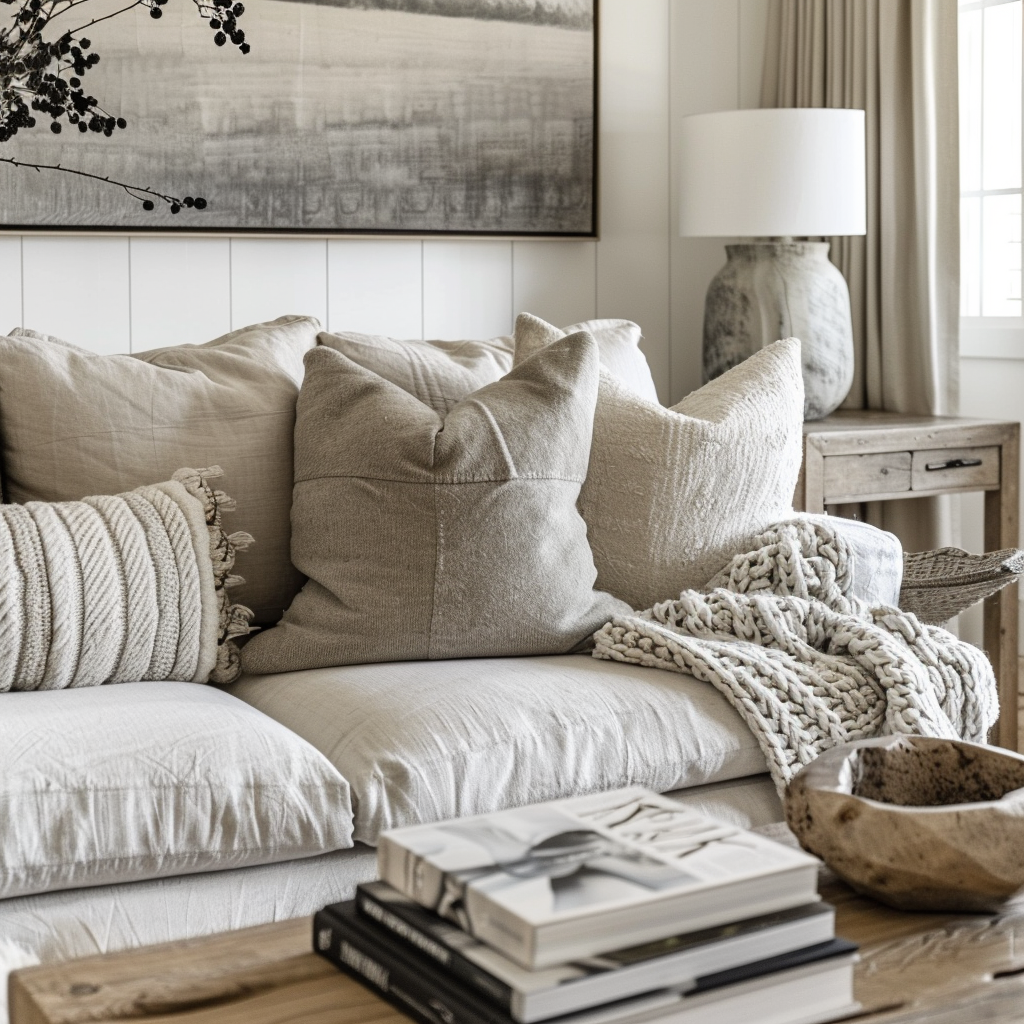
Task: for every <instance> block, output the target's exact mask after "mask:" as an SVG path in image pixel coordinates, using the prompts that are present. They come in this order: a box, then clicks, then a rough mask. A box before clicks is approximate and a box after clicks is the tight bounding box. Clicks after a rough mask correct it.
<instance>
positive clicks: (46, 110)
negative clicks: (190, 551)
mask: <svg viewBox="0 0 1024 1024" xmlns="http://www.w3.org/2000/svg"><path fill="white" fill-rule="evenodd" d="M168 2H169V0H124V6H122V7H119V8H118V9H116V10H114V11H111V12H108V13H106V14H102V15H97V16H96V17H94V18H91V19H89V17H88V12H87V10H80V8H86V7H87V5H88V4H90V3H93V4H94V3H95V0H0V7H13V8H15V10H14V12H13V14H12V15H11V18H10V19H9V21H8V23H7V24H6V25H4V24H3V19H2V18H0V144H2V143H4V142H8V141H9V140H10V139H12V138H14V136H15V135H17V134H18V132H20V131H24V130H26V129H32V128H37V127H40V126H41V125H40V122H42V123H43V124H45V123H46V120H45V119H47V118H48V119H49V126H50V131H51V132H53V133H54V134H55V135H60V134H61V132H62V131H63V130H64V127H65V125H68V126H70V127H72V128H77V129H78V131H79V132H83V133H84V132H96V133H98V134H101V135H104V136H105V137H107V138H110V137H111V136H112V135H113V134H114V132H115V131H117V130H118V129H125V128H127V127H128V122H127V120H125V118H123V117H118V116H115V115H114V114H112V113H110V112H109V111H107V110H105V109H104V108H103V107H102V106H101V105H100V101H99V100H98V99H97V98H96V97H95V96H90V95H89V94H88V93H87V92H86V91H85V87H84V85H83V81H82V80H83V78H84V77H85V75H86V74H87V73H88V71H89V70H90V69H91V68H93V67H95V66H96V65H97V64H98V63H99V62H100V55H99V54H98V53H96V52H95V50H93V49H92V41H91V40H90V39H89V37H88V36H87V35H84V34H83V33H85V32H86V31H88V30H89V29H90V28H91V27H92V26H94V25H97V24H99V23H100V22H103V21H109V20H110V19H111V18H115V17H117V16H119V15H122V14H127V13H128V12H129V11H132V10H134V9H135V8H137V7H145V8H148V9H149V14H150V17H151V18H156V19H159V18H161V17H163V8H164V7H166V6H167V4H168ZM191 2H192V4H193V5H194V6H195V8H196V10H197V11H198V13H199V16H200V17H201V18H202V19H203V20H204V21H206V22H207V23H208V24H209V27H210V29H211V30H212V32H213V33H214V35H213V41H214V43H215V44H216V45H217V46H224V45H226V44H227V43H228V42H230V43H231V44H232V45H233V46H236V47H238V49H239V50H240V51H241V52H242V53H243V54H245V53H248V52H249V50H250V45H249V43H248V42H246V39H245V32H244V31H243V30H242V29H241V28H239V25H238V22H239V19H240V18H241V17H242V15H243V14H245V6H244V5H243V4H242V3H235V2H232V0H191ZM95 9H96V8H95V6H94V7H93V8H91V10H95ZM61 19H63V20H61ZM69 22H71V23H76V22H77V23H78V24H75V25H74V27H67V26H68V23H69ZM37 115H38V116H37ZM0 163H6V164H9V165H12V166H14V167H26V168H31V169H34V170H37V171H44V170H54V171H62V172H64V173H70V174H78V175H80V176H81V177H86V178H94V179H96V180H99V181H106V182H109V183H110V184H113V185H117V186H119V187H120V188H122V189H124V191H125V192H126V193H127V194H128V195H130V196H131V197H132V198H133V199H136V200H138V201H139V202H140V203H141V204H142V207H143V209H144V210H153V209H155V208H156V204H157V202H163V203H164V204H165V205H166V206H167V208H168V209H169V210H170V212H171V213H174V214H176V213H180V212H181V211H182V210H183V209H195V210H203V209H205V208H206V206H207V203H206V200H205V199H204V198H202V197H201V196H195V197H193V196H185V197H183V198H177V197H175V196H170V195H165V194H164V193H162V192H159V191H156V190H154V189H150V188H142V187H138V186H134V185H129V184H126V183H124V182H120V181H113V180H112V179H110V178H106V177H102V176H100V175H96V174H88V173H86V172H83V171H75V170H74V169H72V168H68V167H64V166H62V165H61V164H35V163H29V162H26V161H22V160H17V159H14V158H12V157H0Z"/></svg>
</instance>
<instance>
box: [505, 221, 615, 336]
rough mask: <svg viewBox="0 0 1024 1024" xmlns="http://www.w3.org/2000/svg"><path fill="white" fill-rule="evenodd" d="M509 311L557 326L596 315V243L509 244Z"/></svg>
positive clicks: (589, 318) (592, 317)
mask: <svg viewBox="0 0 1024 1024" xmlns="http://www.w3.org/2000/svg"><path fill="white" fill-rule="evenodd" d="M512 312H513V315H518V314H519V313H533V314H534V316H539V317H541V318H542V319H544V320H547V321H548V323H551V324H556V325H557V326H558V327H566V326H568V325H569V324H575V323H579V321H580V320H593V319H594V318H595V317H596V316H597V243H596V242H591V241H581V242H513V243H512Z"/></svg>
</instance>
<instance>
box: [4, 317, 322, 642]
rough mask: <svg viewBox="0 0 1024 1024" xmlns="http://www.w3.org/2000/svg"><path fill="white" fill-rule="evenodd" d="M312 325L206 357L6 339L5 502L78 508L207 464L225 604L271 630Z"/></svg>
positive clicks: (256, 337) (305, 321) (288, 589)
mask: <svg viewBox="0 0 1024 1024" xmlns="http://www.w3.org/2000/svg"><path fill="white" fill-rule="evenodd" d="M319 330H320V324H319V323H318V322H317V321H316V320H314V319H313V318H312V317H302V316H287V317H280V318H279V319H277V320H273V321H271V322H270V323H265V324H256V325H254V326H252V327H245V328H242V329H240V330H237V331H233V332H232V333H231V334H226V335H224V336H223V337H221V338H217V339H216V340H215V341H211V342H209V344H206V345H181V346H178V347H175V348H163V349H157V350H154V351H151V352H143V353H141V354H138V355H98V354H97V353H95V352H89V351H86V350H84V349H80V348H77V347H75V346H74V345H69V344H68V343H67V342H63V341H60V340H58V339H57V338H52V337H49V336H47V335H45V334H37V333H35V332H34V331H26V330H16V331H13V332H12V333H11V335H10V336H8V337H0V438H2V454H3V474H4V481H3V482H4V493H5V496H6V499H7V500H8V501H11V502H18V503H23V502H26V501H48V502H50V501H77V500H79V499H81V498H83V497H85V495H87V494H119V493H121V492H122V491H130V490H132V489H133V488H135V487H139V486H142V485H143V484H155V483H158V482H159V481H161V480H166V479H168V478H169V477H170V475H171V474H172V473H173V472H174V471H175V470H177V469H178V468H179V467H181V466H212V465H219V466H221V467H222V469H223V470H224V487H225V489H226V490H227V491H228V492H229V493H230V494H231V495H232V497H233V498H234V499H235V500H236V501H237V503H238V511H237V513H236V514H235V515H234V516H232V523H231V525H232V527H233V528H234V529H236V530H240V531H244V532H246V533H250V534H252V535H253V536H254V537H257V538H258V539H259V543H258V544H256V545H254V546H253V548H252V549H251V550H250V551H247V552H245V554H244V555H242V556H241V558H240V560H239V562H240V564H239V572H240V573H241V575H242V576H244V577H245V579H246V582H245V584H244V586H241V587H240V588H239V589H238V592H237V595H236V600H238V601H240V602H241V603H242V604H245V605H247V606H248V607H250V608H251V609H252V610H253V612H254V613H255V621H256V623H257V624H258V625H269V624H271V623H274V622H276V621H277V620H278V619H279V618H280V617H281V613H282V611H283V610H284V609H285V608H286V607H287V606H288V604H289V603H290V602H291V599H292V598H293V597H294V596H295V594H296V593H297V592H298V590H299V588H300V587H301V586H302V582H303V581H302V577H301V576H300V575H299V573H298V572H297V571H296V570H295V569H294V568H293V567H292V565H291V561H290V559H289V557H288V542H289V528H288V513H289V509H290V507H291V497H292V430H293V427H294V424H295V400H296V398H297V397H298V393H299V385H300V384H301V383H302V356H303V354H304V353H305V352H306V351H307V350H309V349H311V348H313V347H314V346H315V345H316V336H317V332H318V331H319Z"/></svg>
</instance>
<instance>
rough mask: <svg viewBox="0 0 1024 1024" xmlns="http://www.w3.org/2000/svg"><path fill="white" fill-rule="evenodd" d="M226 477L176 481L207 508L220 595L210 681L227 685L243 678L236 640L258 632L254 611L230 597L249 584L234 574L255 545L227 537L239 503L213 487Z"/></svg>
mask: <svg viewBox="0 0 1024 1024" xmlns="http://www.w3.org/2000/svg"><path fill="white" fill-rule="evenodd" d="M223 475H224V471H223V470H222V469H221V468H220V466H209V467H207V468H206V469H179V470H178V471H177V472H176V473H175V474H174V476H173V477H172V479H174V480H177V481H178V482H179V483H180V484H181V485H182V486H183V487H184V488H185V490H186V491H188V493H189V494H190V495H192V497H194V498H196V499H197V500H198V501H199V502H200V503H201V504H202V506H203V512H204V514H205V516H206V528H207V530H208V532H209V535H210V561H211V562H212V563H213V585H214V591H215V593H216V595H217V610H218V617H219V623H218V637H217V662H216V665H215V666H214V668H213V671H212V672H211V673H210V679H209V681H210V682H211V683H217V684H219V685H224V684H226V683H233V682H234V681H235V680H236V679H237V678H238V677H239V676H240V675H241V674H242V664H241V658H240V653H241V652H240V649H239V647H238V644H236V643H235V638H236V637H241V636H248V635H249V634H250V633H252V632H254V631H255V628H254V627H253V626H251V625H250V623H251V622H252V618H253V612H252V609H250V608H247V607H246V606H245V605H243V604H236V603H233V602H232V601H231V597H230V595H229V593H228V591H229V590H231V589H232V588H234V587H237V586H238V585H239V584H241V583H244V582H245V578H244V577H242V576H236V575H235V574H234V573H233V571H232V570H233V569H234V567H235V555H236V554H237V552H239V551H245V550H246V549H247V548H248V547H249V546H250V545H251V544H253V543H255V541H254V539H253V537H252V536H251V535H250V534H248V533H245V532H242V531H237V532H235V533H230V534H229V533H226V532H225V531H224V529H223V525H222V516H223V514H224V513H225V512H234V511H235V509H236V507H237V506H236V502H235V500H234V499H233V498H230V497H228V495H226V494H225V493H224V492H223V491H221V490H218V489H216V488H214V487H212V486H211V484H210V481H211V480H214V479H216V478H217V477H221V476H223Z"/></svg>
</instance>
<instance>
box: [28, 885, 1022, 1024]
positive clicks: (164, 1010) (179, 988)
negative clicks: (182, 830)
mask: <svg viewBox="0 0 1024 1024" xmlns="http://www.w3.org/2000/svg"><path fill="white" fill-rule="evenodd" d="M821 894H822V896H823V897H824V898H825V899H827V900H828V901H829V902H830V903H833V904H835V907H836V931H837V933H838V934H839V935H841V936H843V937H844V938H848V939H852V940H853V941H854V942H858V943H860V945H861V962H860V963H859V964H858V965H857V967H856V971H855V975H854V994H855V996H856V998H857V999H858V1000H859V1001H860V1002H861V1004H862V1006H863V1009H864V1011H865V1013H864V1015H863V1016H861V1015H858V1016H857V1017H856V1018H855V1019H856V1021H857V1024H883V1022H884V1024H925V1022H928V1024H966V1022H968V1021H988V1022H989V1024H1011V1022H1012V1024H1019V1022H1020V1021H1021V1020H1022V1019H1024V912H1021V911H1018V912H1017V913H1016V914H1011V915H1007V916H1003V917H993V916H990V915H983V914H979V915H973V916H960V917H956V916H952V915H944V914H907V913H901V912H899V911H895V910H888V909H886V908H885V907H882V906H881V905H879V904H877V903H874V902H872V901H871V900H867V899H863V898H861V897H859V896H856V895H854V893H853V892H852V891H851V890H850V889H848V888H847V887H846V886H845V885H843V884H842V883H841V882H838V881H835V880H834V879H831V880H827V881H823V883H822V885H821ZM311 948H312V921H311V920H310V919H309V918H301V919H299V920H295V921H283V922H280V923H278V924H270V925H263V926H261V927H259V928H246V929H244V930H242V931H237V932H228V933H226V934H223V935H213V936H210V937H209V938H204V939H192V940H188V941H185V942H174V943H168V944H166V945H162V946H150V947H148V948H144V949H137V950H131V951H129V952H125V953H113V954H111V955H109V956H98V957H88V958H85V959H82V960H73V961H71V962H69V963H65V964H55V965H52V966H43V967H28V968H25V969H23V970H20V971H15V972H14V973H13V974H12V975H11V981H10V986H9V990H10V997H11V1024H85V1022H86V1021H88V1022H91V1024H114V1022H128V1021H130V1022H132V1024H409V1018H408V1017H406V1016H405V1015H403V1014H401V1013H399V1012H398V1011H397V1010H395V1009H394V1008H393V1007H391V1006H389V1005H388V1004H387V1003H385V1002H383V1001H382V1000H380V999H378V998H377V996H375V995H374V994H373V993H372V992H370V991H369V990H368V989H366V988H363V986H361V985H359V984H358V983H356V982H355V981H352V980H351V979H350V978H348V977H346V976H345V975H343V974H341V973H340V972H339V971H337V970H336V969H335V968H334V967H332V966H331V964H329V963H328V962H327V961H326V960H323V959H321V958H320V957H318V956H317V955H316V954H315V953H313V952H312V951H311Z"/></svg>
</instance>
